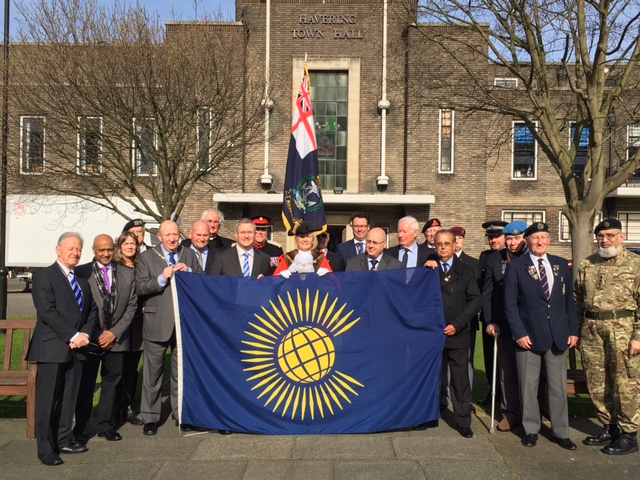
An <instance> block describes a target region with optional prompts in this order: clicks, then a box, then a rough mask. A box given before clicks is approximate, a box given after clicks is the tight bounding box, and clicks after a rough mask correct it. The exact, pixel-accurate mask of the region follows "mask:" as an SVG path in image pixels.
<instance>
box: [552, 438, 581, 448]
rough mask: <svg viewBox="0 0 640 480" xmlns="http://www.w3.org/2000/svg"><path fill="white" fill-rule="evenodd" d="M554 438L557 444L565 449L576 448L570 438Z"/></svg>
mask: <svg viewBox="0 0 640 480" xmlns="http://www.w3.org/2000/svg"><path fill="white" fill-rule="evenodd" d="M555 440H556V443H557V444H558V445H560V446H561V447H562V448H564V449H565V450H575V449H576V448H578V447H576V444H575V443H573V442H572V441H571V439H570V438H557V437H556V439H555Z"/></svg>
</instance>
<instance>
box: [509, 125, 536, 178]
mask: <svg viewBox="0 0 640 480" xmlns="http://www.w3.org/2000/svg"><path fill="white" fill-rule="evenodd" d="M536 150H537V149H536V141H535V138H533V133H531V130H529V127H528V126H527V125H526V124H525V123H524V122H513V172H512V178H514V179H527V180H535V178H536Z"/></svg>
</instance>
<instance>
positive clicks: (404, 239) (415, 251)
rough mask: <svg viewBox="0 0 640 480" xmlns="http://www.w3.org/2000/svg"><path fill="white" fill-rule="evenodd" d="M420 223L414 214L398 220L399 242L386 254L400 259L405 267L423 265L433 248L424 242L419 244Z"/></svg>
mask: <svg viewBox="0 0 640 480" xmlns="http://www.w3.org/2000/svg"><path fill="white" fill-rule="evenodd" d="M419 231H420V225H419V224H418V221H417V220H416V219H415V218H414V217H412V216H406V217H403V218H401V219H400V220H398V244H399V245H396V246H395V247H391V248H388V249H387V250H386V252H385V253H386V254H388V255H391V256H392V257H394V258H397V259H398V260H400V263H402V266H403V267H404V268H411V267H423V266H424V265H425V264H426V263H427V259H428V258H429V255H430V253H432V252H433V250H430V249H429V248H427V246H426V245H425V244H424V243H421V244H418V242H417V240H418V232H419Z"/></svg>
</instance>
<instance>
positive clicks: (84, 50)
mask: <svg viewBox="0 0 640 480" xmlns="http://www.w3.org/2000/svg"><path fill="white" fill-rule="evenodd" d="M18 10H19V12H20V14H21V15H22V23H21V29H20V32H21V33H20V40H21V44H20V45H18V46H16V47H15V49H14V54H13V55H14V56H13V60H12V99H13V101H14V102H15V103H16V107H17V108H15V109H14V110H17V111H19V112H22V113H23V114H24V112H28V113H29V114H33V115H34V116H38V115H40V116H42V118H43V121H44V122H46V130H45V133H44V135H45V138H44V139H42V141H43V142H44V148H45V149H46V159H45V161H44V164H43V165H37V164H36V165H27V166H26V167H25V165H24V164H23V165H22V167H21V168H22V169H23V173H25V171H24V169H25V168H27V169H28V171H27V172H26V173H36V174H40V173H41V174H40V175H19V176H17V180H16V181H17V182H19V184H21V185H20V186H21V187H22V190H23V191H27V192H28V191H30V190H31V191H33V190H38V191H43V188H45V189H46V191H47V192H52V193H64V194H66V195H74V196H77V197H80V198H83V199H88V200H91V201H94V202H95V201H96V200H95V199H96V198H97V199H98V202H99V203H100V204H101V205H103V206H106V207H107V208H110V209H112V210H115V211H118V212H119V213H122V212H120V211H119V210H118V204H119V202H117V201H115V200H114V199H120V200H124V201H126V202H128V203H129V204H130V205H132V206H133V207H134V208H135V209H136V210H137V211H138V212H140V213H142V214H144V215H148V216H150V217H153V218H155V219H156V220H157V221H161V220H163V219H167V218H172V217H177V216H178V215H179V214H180V212H181V210H182V209H183V207H184V205H185V202H186V201H187V199H188V198H189V195H191V194H192V193H193V191H194V188H196V186H198V187H197V188H200V189H201V188H202V186H203V185H206V186H207V188H209V189H210V192H211V193H212V192H213V191H216V190H221V189H222V188H229V186H233V185H239V184H240V183H241V182H242V176H243V172H244V170H243V152H244V151H245V149H246V148H247V146H249V145H250V144H251V142H252V141H253V139H260V140H261V139H262V137H261V128H262V127H261V125H262V122H263V117H264V111H263V109H262V107H261V100H262V94H263V91H264V85H263V83H262V79H260V78H259V76H258V79H255V80H254V78H252V77H251V76H250V75H249V73H248V69H247V68H246V64H245V59H246V40H247V39H246V32H245V30H244V28H243V26H242V25H241V24H239V23H226V24H224V25H223V24H221V23H219V22H211V21H207V18H206V17H203V18H200V19H198V20H199V21H198V22H192V23H187V22H181V23H175V24H173V25H169V26H167V29H166V30H165V27H164V25H162V24H161V23H160V22H159V20H158V18H157V17H154V16H151V15H150V14H149V13H148V12H147V11H146V10H145V9H144V8H143V7H140V6H137V5H136V6H133V7H131V6H129V5H128V4H125V3H121V2H119V1H116V2H115V3H114V4H112V5H110V6H105V5H104V3H101V2H98V1H97V0H52V1H49V0H38V1H37V2H35V5H34V4H33V3H29V4H28V5H27V4H22V5H18ZM23 143H24V142H23ZM24 147H25V145H22V151H24ZM23 155H24V153H23ZM23 163H24V162H23Z"/></svg>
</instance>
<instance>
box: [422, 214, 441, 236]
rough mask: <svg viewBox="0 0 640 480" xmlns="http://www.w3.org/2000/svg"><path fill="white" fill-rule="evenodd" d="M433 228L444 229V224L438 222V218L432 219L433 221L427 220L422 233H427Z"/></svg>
mask: <svg viewBox="0 0 640 480" xmlns="http://www.w3.org/2000/svg"><path fill="white" fill-rule="evenodd" d="M431 227H440V228H442V224H441V223H440V220H438V219H437V218H432V219H431V220H427V223H425V224H424V227H422V233H425V232H426V231H427V229H428V228H431Z"/></svg>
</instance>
